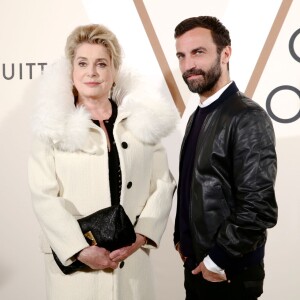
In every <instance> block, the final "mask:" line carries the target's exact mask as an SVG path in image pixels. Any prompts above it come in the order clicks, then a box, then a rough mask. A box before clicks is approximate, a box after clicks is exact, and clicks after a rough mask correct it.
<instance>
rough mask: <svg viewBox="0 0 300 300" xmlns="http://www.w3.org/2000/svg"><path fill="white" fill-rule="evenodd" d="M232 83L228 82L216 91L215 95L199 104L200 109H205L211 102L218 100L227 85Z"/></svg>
mask: <svg viewBox="0 0 300 300" xmlns="http://www.w3.org/2000/svg"><path fill="white" fill-rule="evenodd" d="M231 83H232V81H230V82H229V83H228V84H226V85H225V86H223V87H222V88H221V89H220V90H218V91H217V92H216V93H214V94H213V95H211V96H210V97H208V98H207V99H206V100H205V101H204V102H203V103H201V102H200V103H199V106H200V107H201V108H203V107H207V106H209V105H210V104H212V103H213V102H215V101H216V100H218V99H219V97H220V96H221V95H222V93H223V92H224V91H225V90H226V89H227V88H228V87H229V85H230V84H231Z"/></svg>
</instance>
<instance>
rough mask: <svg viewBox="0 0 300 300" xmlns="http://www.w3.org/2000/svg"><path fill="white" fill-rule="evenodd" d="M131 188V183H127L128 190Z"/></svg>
mask: <svg viewBox="0 0 300 300" xmlns="http://www.w3.org/2000/svg"><path fill="white" fill-rule="evenodd" d="M131 187H132V182H131V181H129V182H128V183H127V188H128V189H130V188H131Z"/></svg>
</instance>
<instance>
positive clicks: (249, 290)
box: [184, 263, 265, 300]
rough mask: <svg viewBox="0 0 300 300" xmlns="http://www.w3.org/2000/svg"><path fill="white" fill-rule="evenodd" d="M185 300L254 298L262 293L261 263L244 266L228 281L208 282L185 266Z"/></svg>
mask: <svg viewBox="0 0 300 300" xmlns="http://www.w3.org/2000/svg"><path fill="white" fill-rule="evenodd" d="M184 277H185V278H184V287H185V290H186V300H256V299H257V298H258V297H259V296H260V295H261V294H262V293H263V280H264V277H265V272H264V266H263V263H261V264H259V265H255V266H252V267H248V268H245V269H244V270H243V271H241V272H240V273H238V274H235V275H233V276H232V278H230V280H228V281H223V282H209V281H207V280H205V279H203V277H202V274H201V273H200V274H198V275H193V274H192V273H191V271H189V270H187V269H186V268H185V271H184Z"/></svg>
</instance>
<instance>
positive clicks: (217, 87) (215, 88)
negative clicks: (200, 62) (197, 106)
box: [199, 77, 231, 104]
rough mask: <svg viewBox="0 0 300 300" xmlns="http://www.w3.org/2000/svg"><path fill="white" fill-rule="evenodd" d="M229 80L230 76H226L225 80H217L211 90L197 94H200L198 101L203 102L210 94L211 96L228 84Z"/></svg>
mask: <svg viewBox="0 0 300 300" xmlns="http://www.w3.org/2000/svg"><path fill="white" fill-rule="evenodd" d="M230 82H231V80H230V78H229V77H228V78H226V80H219V81H218V82H217V83H216V84H215V85H214V86H213V88H212V89H211V90H209V91H207V92H205V93H203V94H199V96H200V103H202V104H203V102H204V101H206V100H207V99H208V98H210V97H211V96H213V95H214V94H215V93H217V92H218V91H219V90H221V89H222V88H223V87H224V86H225V85H227V84H229V83H230Z"/></svg>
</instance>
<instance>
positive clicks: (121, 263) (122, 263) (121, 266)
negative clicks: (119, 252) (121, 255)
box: [120, 261, 125, 269]
mask: <svg viewBox="0 0 300 300" xmlns="http://www.w3.org/2000/svg"><path fill="white" fill-rule="evenodd" d="M124 265H125V263H124V261H121V262H120V269H122V268H123V267H124Z"/></svg>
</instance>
